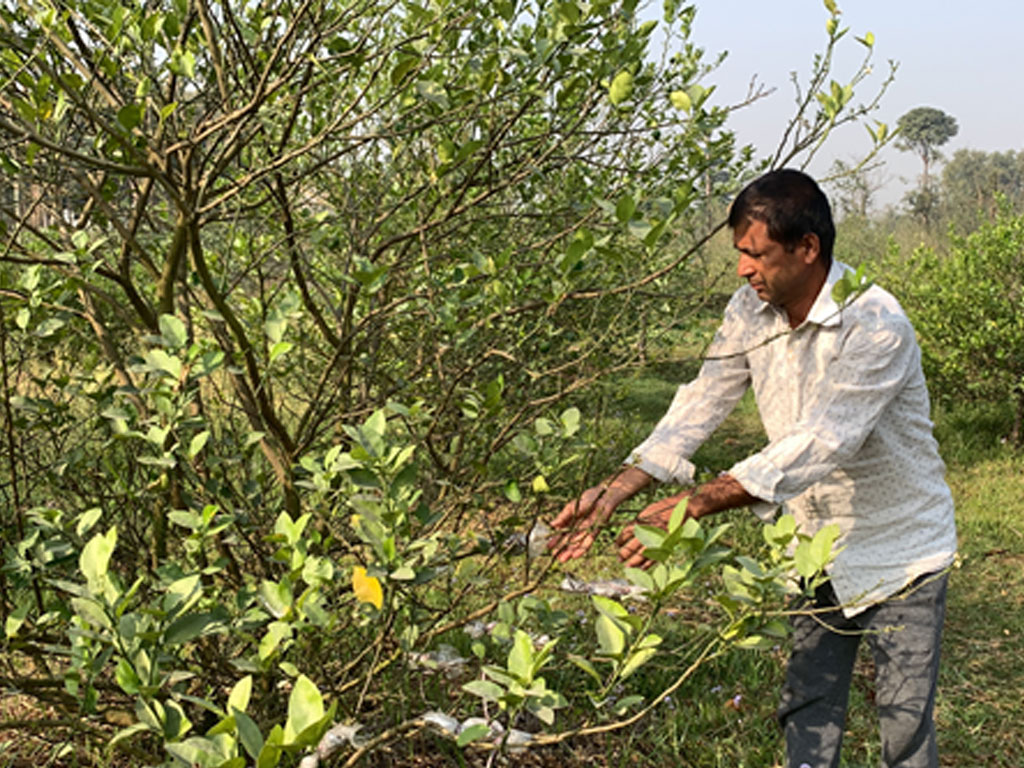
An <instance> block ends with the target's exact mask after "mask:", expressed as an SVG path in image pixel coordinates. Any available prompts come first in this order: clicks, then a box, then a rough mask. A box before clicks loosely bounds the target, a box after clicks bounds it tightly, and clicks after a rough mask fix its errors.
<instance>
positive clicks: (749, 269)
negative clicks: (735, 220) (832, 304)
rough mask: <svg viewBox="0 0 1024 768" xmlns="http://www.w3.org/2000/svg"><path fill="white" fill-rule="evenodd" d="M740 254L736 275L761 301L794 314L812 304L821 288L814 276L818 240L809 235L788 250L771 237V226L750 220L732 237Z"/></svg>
mask: <svg viewBox="0 0 1024 768" xmlns="http://www.w3.org/2000/svg"><path fill="white" fill-rule="evenodd" d="M733 244H734V245H735V246H736V250H737V251H739V262H738V263H737V265H736V273H737V274H738V275H739V276H740V277H742V278H744V279H746V281H747V282H748V283H749V284H750V287H751V288H753V289H754V291H755V292H756V293H757V295H758V297H759V298H760V299H762V300H763V301H767V302H770V303H772V304H774V305H775V306H777V307H782V308H783V309H787V310H792V308H794V307H795V306H797V305H800V304H802V303H805V302H806V301H807V299H808V298H810V299H811V300H813V298H814V296H815V295H817V292H818V289H819V287H820V286H819V285H816V284H815V282H814V280H813V279H812V276H811V268H812V265H813V263H814V262H815V261H816V260H817V258H818V247H817V237H815V236H814V235H808V236H806V237H805V238H804V240H803V241H801V243H800V244H799V245H797V246H796V247H795V248H792V249H787V248H786V247H785V246H784V245H782V243H779V242H776V241H775V240H772V239H771V238H770V237H769V236H768V225H767V224H765V223H764V222H763V221H758V220H757V219H748V220H747V223H746V225H745V226H744V227H742V228H740V229H737V230H736V231H735V232H734V233H733Z"/></svg>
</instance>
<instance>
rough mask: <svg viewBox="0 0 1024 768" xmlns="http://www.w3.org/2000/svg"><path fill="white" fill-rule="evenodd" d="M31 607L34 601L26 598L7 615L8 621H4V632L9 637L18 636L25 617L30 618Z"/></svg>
mask: <svg viewBox="0 0 1024 768" xmlns="http://www.w3.org/2000/svg"><path fill="white" fill-rule="evenodd" d="M31 608H32V603H31V602H29V601H28V600H26V601H24V602H22V603H21V604H20V605H19V606H18V607H17V608H15V609H14V610H13V611H11V613H10V615H8V617H7V621H6V622H4V634H5V635H6V636H7V637H8V638H11V637H15V636H17V634H18V630H19V629H21V625H22V624H24V623H25V619H27V618H28V612H29V610H31Z"/></svg>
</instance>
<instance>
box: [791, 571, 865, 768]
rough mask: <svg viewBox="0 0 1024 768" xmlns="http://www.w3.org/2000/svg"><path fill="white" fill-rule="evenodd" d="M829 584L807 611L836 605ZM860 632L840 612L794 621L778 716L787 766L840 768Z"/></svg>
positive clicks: (818, 592)
mask: <svg viewBox="0 0 1024 768" xmlns="http://www.w3.org/2000/svg"><path fill="white" fill-rule="evenodd" d="M835 604H836V599H835V593H834V592H833V591H832V587H831V585H830V584H826V585H824V586H823V587H821V588H819V589H818V591H817V593H816V594H815V600H814V602H813V603H811V604H808V605H807V606H806V607H807V608H826V607H829V606H835ZM861 635H862V631H861V630H860V628H858V627H857V626H856V625H855V624H854V623H853V622H851V621H849V620H848V619H845V618H844V617H843V615H842V613H840V612H839V611H830V612H828V613H824V614H816V615H799V616H795V617H794V618H793V652H792V654H791V656H790V659H789V665H788V666H787V668H786V682H785V684H784V686H783V688H782V700H781V703H780V705H779V711H778V718H779V723H780V724H781V725H782V729H783V732H784V733H785V735H786V755H787V766H788V768H802V767H803V766H810V768H836V767H837V766H838V765H839V750H840V747H841V746H842V743H843V726H844V723H845V721H846V702H847V698H848V695H849V691H850V677H851V675H852V673H853V663H854V660H855V659H856V657H857V646H858V644H859V643H860V638H861Z"/></svg>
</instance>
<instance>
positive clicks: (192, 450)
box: [188, 429, 210, 459]
mask: <svg viewBox="0 0 1024 768" xmlns="http://www.w3.org/2000/svg"><path fill="white" fill-rule="evenodd" d="M209 439H210V430H208V429H204V430H203V431H202V432H200V433H199V434H197V435H193V437H192V439H191V440H190V441H189V444H188V457H189V458H190V459H194V458H195V457H196V456H198V455H199V452H200V451H201V450H203V447H204V446H205V445H206V441H207V440H209Z"/></svg>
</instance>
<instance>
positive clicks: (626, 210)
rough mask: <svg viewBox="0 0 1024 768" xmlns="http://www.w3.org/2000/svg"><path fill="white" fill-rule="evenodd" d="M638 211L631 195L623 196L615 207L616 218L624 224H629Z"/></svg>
mask: <svg viewBox="0 0 1024 768" xmlns="http://www.w3.org/2000/svg"><path fill="white" fill-rule="evenodd" d="M635 211H636V201H635V200H633V198H632V196H631V195H628V194H626V195H623V196H622V197H620V198H619V202H618V203H617V204H616V205H615V218H617V219H618V220H619V221H621V222H622V223H623V224H628V223H629V221H630V219H632V218H633V213H634V212H635Z"/></svg>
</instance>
